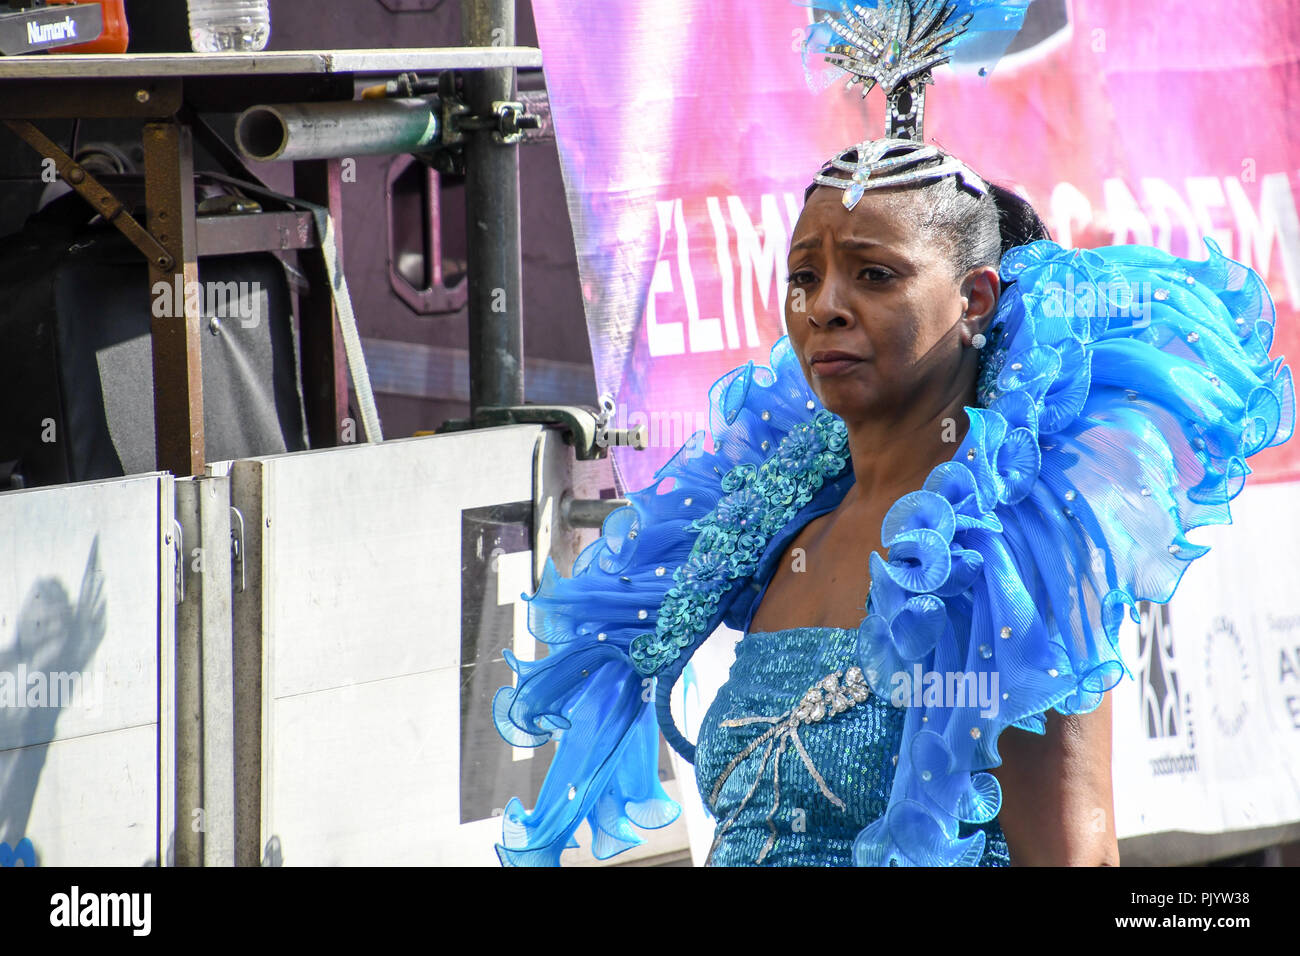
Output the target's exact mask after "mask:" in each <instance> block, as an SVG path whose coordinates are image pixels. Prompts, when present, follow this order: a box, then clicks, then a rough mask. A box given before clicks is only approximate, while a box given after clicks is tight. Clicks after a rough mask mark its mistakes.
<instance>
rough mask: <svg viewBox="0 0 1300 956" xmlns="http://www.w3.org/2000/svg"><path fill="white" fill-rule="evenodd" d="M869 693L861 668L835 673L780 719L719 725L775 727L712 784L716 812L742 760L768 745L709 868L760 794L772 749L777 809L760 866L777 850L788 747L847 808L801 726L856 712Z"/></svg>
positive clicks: (711, 799) (712, 848)
mask: <svg viewBox="0 0 1300 956" xmlns="http://www.w3.org/2000/svg"><path fill="white" fill-rule="evenodd" d="M841 677H843V679H844V683H842V684H841V683H840V678H841ZM870 695H871V687H870V686H869V685H868V684H867V681H866V678H865V677H863V675H862V670H861V668H859V667H850V668H849V669H848V670H847V671H835V672H834V673H832V674H828V675H826V676H825V677H823V678H822V679H821V680H820V681H818V682H817V683H816V684H814V685H813V686H812V687H810V688H808V691H807V693H805V694H804V695H803V699H802V700H800V701H799V703H798V704H797V705H795V706H794V707H793V708H791V709H790V710H787V711H786V712H785V713H783V714H778V715H777V716H775V717H736V718H733V719H731V720H724V721H722V722H721V723H720V724H719V726H722V727H744V726H746V725H748V724H759V723H763V724H771V725H772V726H771V727H770V728H769V729H768V730H766V731H764V732H763V733H762V734H760V735H759V736H758V737H756V738H754V739H753V740H752V741H750V742H749V744H748V745H747V746H746V747H745V749H744V750H742V751H741V752H740V753H738V754H736V756H734V757H732V758H731V762H730V763H728V764H727V766H726V767H725V768H723V771H722V773H721V774H720V775H719V776H718V780H717V782H716V783H715V784H714V785H713V791H712V793H710V794H709V806H710V808H711V809H712V808H716V806H717V803H718V794H719V793H720V792H721V790H722V787H723V785H724V784H726V782H727V779H728V778H729V777H730V776H731V773H732V771H733V770H735V769H736V768H737V767H738V766H740V764H741V762H742V761H743V760H744V759H745V758H746V757H748V756H749V755H750V754H752V753H753V752H754V751H755V750H757V749H758V747H759V746H760V745H761V744H763V743H766V744H767V748H766V749H765V750H764V751H763V760H762V763H760V764H759V767H758V772H757V773H756V774H754V783H753V785H752V786H751V787H750V788H749V792H748V793H746V794H745V798H744V799H743V800H741V801H740V804H739V805H738V806H737V807H736V809H735V810H733V811H732V812H731V814H730V815H729V816H728V817H727V819H726V820H725V821H724V822H723V823H722V824H721V825H719V827H718V829H717V833H716V834H715V836H714V838H713V845H712V846H710V847H709V855H708V858H707V859H706V860H705V863H704V865H705V866H709V865H710V863H712V861H713V854H714V852H715V851H716V850H717V849H718V846H719V845H720V844H721V843H722V838H723V836H724V835H725V834H726V832H727V831H728V830H729V829H731V825H732V824H733V823H735V822H736V818H737V817H738V816H740V813H741V811H742V810H744V809H745V806H746V805H747V804H748V803H749V800H750V798H751V797H752V796H753V795H754V793H755V792H756V791H757V790H758V785H759V782H760V781H761V780H762V779H763V772H764V771H765V770H766V769H767V764H768V761H769V760H771V758H772V748H773V747H776V748H777V751H776V759H775V760H774V761H772V789H773V790H774V792H775V799H774V800H773V801H772V809H771V811H770V812H769V813H768V815H767V828H768V830H770V831H771V835H770V836H769V837H768V838H767V842H766V843H764V844H763V848H762V850H760V851H759V854H758V859H757V860H755V862H756V863H762V862H763V860H764V858H765V857H766V856H767V854H768V853H769V852H771V850H772V847H773V846H775V845H776V824H775V823H774V822H773V821H774V820H775V818H776V813H777V810H778V809H780V806H781V758H782V757H783V756H784V755H785V749H786V747H787V746H788V745H789V744H791V743H793V744H794V749H795V750H796V751H797V752H798V753H799V757H800V759H801V760H803V763H804V766H805V767H807V768H808V773H809V774H811V775H812V778H813V780H815V781H816V782H817V786H818V788H819V789H820V790H821V792H822V794H823V795H824V796H825V797H826V799H827V800H829V801H830V802H831V803H833V804H834V805H835V806H836V808H838V809H840V810H844V809H845V805H844V801H843V800H841V799H840V798H839V797H837V796H836V795H835V794H833V793H832V792H831V790H830V787H828V786H826V781H825V780H824V779H823V778H822V775H821V774H820V773H819V772H818V771H817V768H816V767H815V766H814V765H813V762H812V757H810V756H809V755H808V750H807V748H806V747H804V744H803V741H802V740H801V739H800V738H799V726H800V725H801V724H802V725H812V724H816V723H820V722H821V721H823V720H825V719H826V718H827V717H834V716H835V715H836V714H842V713H844V712H845V711H846V710H852V709H853V708H854V707H856V706H857V705H858V704H860V703H862V702H863V701H865V700H866V699H867V698H868V697H869V696H870ZM778 741H779V745H778Z"/></svg>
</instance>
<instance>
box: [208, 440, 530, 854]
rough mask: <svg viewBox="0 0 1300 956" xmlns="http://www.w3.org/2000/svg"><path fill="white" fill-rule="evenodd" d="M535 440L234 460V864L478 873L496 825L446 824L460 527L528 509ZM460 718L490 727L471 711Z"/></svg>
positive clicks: (456, 808) (452, 795)
mask: <svg viewBox="0 0 1300 956" xmlns="http://www.w3.org/2000/svg"><path fill="white" fill-rule="evenodd" d="M541 431H542V429H541V428H540V427H538V426H516V427H511V428H503V429H488V430H482V431H475V432H468V433H462V434H458V435H450V436H433V437H427V438H413V439H397V440H394V441H387V442H384V443H382V444H362V445H354V446H351V447H342V448H330V449H320V450H315V451H310V452H301V453H298V454H293V455H278V456H271V457H266V458H262V459H256V460H248V461H239V462H236V463H235V464H234V467H233V472H232V473H233V475H234V484H233V493H234V501H233V503H234V504H235V505H236V506H237V507H238V508H239V509H240V510H241V512H242V513H243V514H244V517H245V526H246V528H247V535H246V542H245V546H246V552H245V553H246V556H247V585H248V587H247V590H246V591H245V592H243V593H236V595H235V627H236V633H235V642H236V651H237V655H238V656H237V658H236V669H237V674H236V693H237V695H238V696H237V712H236V716H235V725H236V727H237V728H239V731H240V739H239V750H238V753H239V758H238V774H239V782H238V792H239V807H240V813H239V823H240V829H239V860H240V863H241V864H244V863H249V864H251V863H254V862H256V860H255V859H253V858H252V854H253V853H254V852H256V853H257V854H259V856H258V857H257V859H260V853H261V850H262V848H263V847H264V846H265V844H266V842H267V841H268V840H269V839H270V838H271V837H272V836H278V837H279V838H280V840H281V841H282V848H283V861H284V864H285V865H287V866H301V865H337V864H348V865H352V864H387V865H404V864H437V863H440V862H442V863H468V862H476V863H481V864H487V863H491V862H494V861H495V857H494V855H493V852H492V837H493V835H494V834H495V833H499V821H493V820H491V819H487V813H486V812H485V813H484V815H483V816H484V818H483V819H477V820H475V821H473V822H471V823H468V824H466V823H462V817H461V799H460V786H461V783H460V782H461V772H460V769H459V768H460V765H461V755H462V746H461V742H460V739H461V738H460V731H459V727H460V724H461V721H462V720H463V719H467V718H466V716H465V715H463V714H462V711H461V704H460V697H461V692H460V685H461V667H460V643H461V638H460V632H461V625H460V622H461V592H462V573H461V569H462V563H461V561H462V544H461V542H462V537H463V530H462V528H463V522H464V515H465V512H466V510H467V509H470V510H473V509H482V508H484V507H491V506H494V505H496V504H499V503H505V504H509V505H511V506H517V505H519V504H520V503H527V502H529V501H530V500H531V493H532V485H533V481H532V473H533V456H534V448H535V445H536V442H537V438H538V435H539V433H540V432H541ZM525 533H526V532H525ZM518 558H519V559H521V560H525V561H526V560H527V559H528V555H527V554H526V553H520V554H519V555H518ZM526 579H527V577H526V571H525V576H524V580H525V582H526ZM515 594H516V596H517V594H518V591H517V590H516V591H515ZM491 601H492V605H493V606H494V607H495V606H496V605H497V594H496V591H495V589H494V590H493V591H492V595H491ZM512 616H513V614H512ZM510 639H511V638H510V635H509V634H502V635H501V637H500V638H499V641H500V642H505V643H508V642H509V640H510ZM491 646H492V647H493V648H494V649H495V648H499V647H500V646H501V643H499V642H498V639H497V638H496V636H495V635H493V640H492V645H491ZM468 717H469V718H472V719H473V720H475V721H476V726H482V725H483V724H484V722H489V723H490V720H489V714H488V708H487V706H486V704H485V705H484V706H483V707H482V708H478V707H475V708H473V709H472V710H471V712H470V714H469V715H468ZM254 729H256V731H257V734H256V736H255V735H254V733H253V731H254ZM497 742H498V743H499V744H500V741H499V738H498V741H497ZM500 746H501V747H504V744H500ZM506 760H507V761H508V760H509V756H508V753H507V756H506ZM505 796H508V794H506V795H505ZM504 802H505V799H504V797H500V798H498V802H496V803H495V804H494V805H495V806H503V805H504ZM488 809H489V810H490V809H491V805H489V808H488ZM254 823H256V824H257V827H258V828H260V833H259V832H258V829H255V828H254ZM245 854H248V856H246V855H245Z"/></svg>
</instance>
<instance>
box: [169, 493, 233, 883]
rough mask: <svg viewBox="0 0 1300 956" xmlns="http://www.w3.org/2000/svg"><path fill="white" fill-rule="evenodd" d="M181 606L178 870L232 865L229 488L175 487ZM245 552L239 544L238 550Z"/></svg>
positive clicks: (178, 626)
mask: <svg viewBox="0 0 1300 956" xmlns="http://www.w3.org/2000/svg"><path fill="white" fill-rule="evenodd" d="M175 487H176V517H177V521H178V522H179V523H180V525H181V529H182V533H183V546H182V548H181V551H180V556H181V562H182V564H181V569H182V578H183V581H184V595H185V597H184V600H183V601H182V602H181V604H180V605H179V607H178V608H177V620H176V672H177V693H176V712H177V738H176V760H177V766H176V803H177V807H178V812H177V818H178V822H179V826H178V828H177V839H176V862H177V864H178V865H181V866H198V865H205V866H230V865H232V864H233V863H234V852H235V847H234V840H235V809H234V800H235V763H234V726H233V721H234V663H233V658H232V638H231V633H232V628H231V596H232V588H237V587H238V586H239V579H238V577H235V578H234V579H233V580H232V572H231V550H230V546H231V513H230V482H229V479H227V478H224V477H206V478H186V479H181V480H178V481H177V482H176V486H175ZM241 546H242V544H241Z"/></svg>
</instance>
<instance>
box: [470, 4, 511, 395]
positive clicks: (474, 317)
mask: <svg viewBox="0 0 1300 956" xmlns="http://www.w3.org/2000/svg"><path fill="white" fill-rule="evenodd" d="M460 10H461V39H462V42H464V43H465V44H467V45H473V46H489V47H490V46H513V45H514V43H515V4H514V0H461V5H460ZM515 88H516V84H515V71H514V69H513V68H504V69H491V70H475V71H472V72H468V73H466V74H465V101H466V103H467V105H468V106H469V109H470V112H471V113H472V114H473V115H476V116H491V115H493V113H494V112H495V108H494V106H493V104H494V103H500V102H503V101H510V100H514V99H515V98H516V97H515ZM465 139H466V143H465V220H466V221H465V228H466V252H467V256H466V257H467V259H468V269H469V277H468V281H469V289H468V294H469V393H470V396H469V400H470V416H471V418H472V417H473V416H474V414H475V413H476V412H477V410H478V409H479V408H480V407H483V406H486V405H498V406H500V405H506V406H512V405H522V404H523V401H524V364H523V363H524V348H523V344H524V343H523V291H522V285H523V281H522V277H521V269H520V261H521V259H520V255H521V250H520V238H519V147H518V144H516V143H503V142H499V139H500V137H499V136H494V135H493V133H492V131H490V130H489V129H477V130H474V131H472V132H467V133H466V137H465Z"/></svg>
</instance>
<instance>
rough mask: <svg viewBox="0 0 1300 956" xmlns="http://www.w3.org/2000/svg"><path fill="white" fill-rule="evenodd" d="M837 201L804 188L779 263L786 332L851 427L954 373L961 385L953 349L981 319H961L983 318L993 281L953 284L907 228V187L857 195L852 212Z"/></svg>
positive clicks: (929, 244)
mask: <svg viewBox="0 0 1300 956" xmlns="http://www.w3.org/2000/svg"><path fill="white" fill-rule="evenodd" d="M842 195H843V193H842V191H841V190H839V189H836V188H834V187H830V186H819V187H818V188H817V189H816V190H814V192H813V194H812V196H810V197H809V199H808V202H807V204H806V205H805V206H804V209H803V213H802V214H801V215H800V216H799V222H798V224H797V225H796V226H795V230H794V235H793V236H792V237H791V242H790V255H789V259H788V262H787V265H788V266H789V276H790V283H789V288H788V291H787V294H786V302H785V319H786V328H787V331H788V332H789V333H790V341H791V343H792V344H793V345H794V348H795V351H796V352H797V353H798V355H799V361H800V363H801V364H802V366H803V372H804V375H805V376H806V377H807V379H808V382H809V384H810V385H811V386H812V389H813V391H814V392H815V393H816V395H817V397H818V398H820V399H821V401H822V404H823V405H825V406H826V407H827V408H828V409H830V410H831V411H833V412H835V413H836V414H837V415H839V416H840V417H842V418H844V419H845V421H846V422H850V423H852V422H853V421H855V420H862V419H866V418H879V417H882V416H883V417H899V416H900V415H902V414H903V413H904V411H905V410H907V409H908V408H912V407H915V403H916V400H917V399H918V398H920V397H921V396H925V395H933V394H934V392H935V390H938V392H939V393H941V394H944V395H948V394H951V393H952V390H953V387H954V383H955V382H958V381H959V379H960V378H961V377H962V376H963V375H965V376H966V377H968V378H969V379H970V383H969V386H963V387H973V382H974V369H975V367H976V361H975V356H973V355H972V356H969V357H967V356H966V355H964V354H963V353H969V352H970V351H971V350H970V349H969V348H968V347H967V346H968V345H969V342H970V336H971V335H972V334H973V333H974V332H975V331H978V330H979V329H980V328H981V327H983V323H974V322H973V321H972V319H971V318H969V317H968V319H967V321H966V322H965V323H963V322H962V321H961V319H962V312H963V310H965V309H967V308H969V309H970V312H971V316H979V315H982V314H988V315H991V314H992V306H993V305H995V303H996V297H997V292H998V290H997V288H996V285H994V286H993V287H992V288H991V289H990V288H989V283H990V279H989V277H988V276H987V275H985V276H984V278H983V279H978V280H975V279H971V278H970V277H961V278H958V277H954V275H953V268H952V262H951V259H950V255H951V253H950V250H949V249H948V247H947V245H946V244H945V243H942V242H937V241H935V240H934V239H933V237H931V236H929V235H927V233H926V232H925V231H924V230H922V229H920V228H918V227H917V226H915V225H913V223H914V221H915V217H914V214H913V210H914V206H913V205H912V204H913V203H915V202H916V201H917V196H916V191H915V190H907V189H886V190H873V191H868V192H867V193H866V194H865V195H864V196H863V197H862V199H861V200H859V202H858V204H857V205H856V206H855V207H854V208H853V209H852V210H848V209H845V208H844V206H843V204H842V202H841V196H842ZM987 272H989V273H992V275H993V279H992V280H991V281H992V282H993V283H996V272H994V271H993V270H991V269H989V270H987ZM972 274H973V275H978V274H979V271H978V270H977V271H976V272H975V273H972ZM990 295H991V297H992V298H991V299H990V298H989V296H990ZM925 404H926V405H930V404H932V401H931V402H926V403H925Z"/></svg>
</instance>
